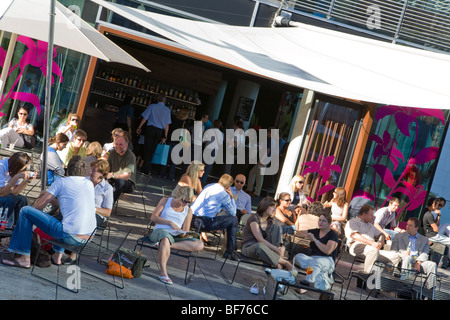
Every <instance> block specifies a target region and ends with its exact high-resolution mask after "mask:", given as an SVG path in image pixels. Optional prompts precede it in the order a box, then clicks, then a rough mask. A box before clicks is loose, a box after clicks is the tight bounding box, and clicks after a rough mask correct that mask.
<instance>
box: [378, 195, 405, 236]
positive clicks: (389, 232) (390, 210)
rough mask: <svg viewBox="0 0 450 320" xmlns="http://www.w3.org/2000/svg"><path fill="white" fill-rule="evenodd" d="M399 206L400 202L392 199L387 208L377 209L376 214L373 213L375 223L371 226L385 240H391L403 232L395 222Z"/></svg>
mask: <svg viewBox="0 0 450 320" xmlns="http://www.w3.org/2000/svg"><path fill="white" fill-rule="evenodd" d="M399 206H400V201H399V200H398V199H397V198H395V197H393V198H391V200H389V205H388V206H387V207H383V208H381V209H378V210H377V212H375V221H374V222H373V225H374V226H375V228H377V229H378V230H380V232H382V233H383V234H384V238H385V239H386V240H392V239H394V237H395V235H396V234H397V233H399V232H404V231H405V230H403V229H400V228H399V227H398V223H397V222H396V221H395V216H396V214H397V210H398V207H399Z"/></svg>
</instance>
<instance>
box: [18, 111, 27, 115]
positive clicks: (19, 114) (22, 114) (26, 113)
mask: <svg viewBox="0 0 450 320" xmlns="http://www.w3.org/2000/svg"><path fill="white" fill-rule="evenodd" d="M27 115H28V113H23V112H21V113H19V116H27Z"/></svg>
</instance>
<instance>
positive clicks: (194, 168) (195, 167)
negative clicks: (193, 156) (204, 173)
mask: <svg viewBox="0 0 450 320" xmlns="http://www.w3.org/2000/svg"><path fill="white" fill-rule="evenodd" d="M204 167H205V165H204V164H203V162H201V161H198V160H194V161H192V162H191V163H190V164H189V167H188V168H187V169H186V173H185V175H187V176H189V178H191V188H194V189H195V188H196V187H197V183H198V173H199V172H200V171H201V170H202V169H203V168H204Z"/></svg>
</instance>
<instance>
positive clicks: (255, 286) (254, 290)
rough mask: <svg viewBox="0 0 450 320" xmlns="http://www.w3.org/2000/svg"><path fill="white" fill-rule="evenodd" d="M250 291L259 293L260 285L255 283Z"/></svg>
mask: <svg viewBox="0 0 450 320" xmlns="http://www.w3.org/2000/svg"><path fill="white" fill-rule="evenodd" d="M250 293H253V294H256V295H258V294H259V286H258V284H257V283H255V284H254V285H252V287H251V288H250Z"/></svg>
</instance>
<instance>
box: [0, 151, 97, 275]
mask: <svg viewBox="0 0 450 320" xmlns="http://www.w3.org/2000/svg"><path fill="white" fill-rule="evenodd" d="M67 172H68V175H69V176H68V177H65V178H62V179H58V180H56V181H55V182H53V184H52V185H51V186H50V188H49V189H48V190H47V191H45V192H44V193H43V194H42V195H41V196H40V197H39V198H38V199H37V200H36V202H35V203H34V205H33V206H25V207H23V208H22V210H20V214H19V220H18V221H17V224H16V227H15V229H14V232H13V235H12V237H11V241H10V244H9V248H8V250H9V251H10V252H14V253H16V257H15V258H13V259H12V260H7V259H3V260H2V263H3V264H5V265H9V266H14V267H20V268H30V266H31V261H30V253H31V238H32V235H33V226H36V227H38V228H39V229H41V230H42V231H43V232H44V233H46V234H47V235H49V236H50V237H52V238H54V239H56V240H58V241H60V242H63V243H66V244H69V245H80V246H81V245H83V244H84V243H86V241H87V240H88V239H89V236H90V235H91V233H92V232H93V231H94V229H95V227H96V225H97V222H96V218H95V193H94V185H93V184H92V182H91V181H90V180H89V179H87V178H86V177H85V176H84V175H85V173H86V163H85V162H84V161H83V159H82V158H81V157H80V156H78V155H76V156H73V157H72V158H71V159H70V161H69V164H68V166H67ZM55 198H56V199H58V202H59V207H60V211H61V214H62V221H59V220H58V219H56V218H55V217H52V216H50V215H48V214H47V213H44V212H42V209H43V208H44V207H45V206H46V205H47V204H48V203H50V202H51V201H53V200H54V199H55ZM53 250H54V251H55V253H54V254H53V255H52V261H53V263H54V264H57V265H59V264H61V257H62V253H63V252H64V248H60V247H57V246H53Z"/></svg>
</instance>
